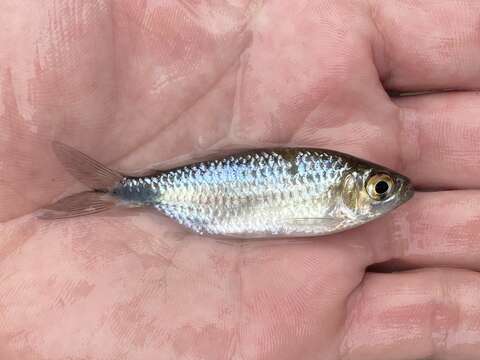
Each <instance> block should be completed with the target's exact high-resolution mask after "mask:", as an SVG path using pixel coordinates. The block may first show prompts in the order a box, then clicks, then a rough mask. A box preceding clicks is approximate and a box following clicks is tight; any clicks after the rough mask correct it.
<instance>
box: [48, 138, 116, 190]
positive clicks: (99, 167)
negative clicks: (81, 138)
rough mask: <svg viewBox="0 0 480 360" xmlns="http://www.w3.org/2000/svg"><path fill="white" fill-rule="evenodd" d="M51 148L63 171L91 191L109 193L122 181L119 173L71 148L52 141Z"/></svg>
mask: <svg viewBox="0 0 480 360" xmlns="http://www.w3.org/2000/svg"><path fill="white" fill-rule="evenodd" d="M52 146H53V151H54V152H55V155H57V157H58V160H60V161H61V163H62V164H63V166H65V169H67V170H68V172H69V173H70V174H72V175H73V176H74V177H75V178H76V179H77V180H78V181H80V182H81V183H82V184H84V185H85V186H88V187H89V188H91V189H93V190H98V191H104V192H107V191H110V190H112V189H113V188H114V187H115V185H117V184H118V183H119V182H120V181H121V180H122V179H123V175H122V174H120V173H119V172H117V171H115V170H112V169H109V168H107V167H106V166H105V165H103V164H101V163H99V162H98V161H96V160H94V159H92V158H91V157H89V156H87V155H85V154H84V153H82V152H81V151H78V150H76V149H74V148H72V147H71V146H68V145H65V144H63V143H61V142H58V141H54V142H53V144H52Z"/></svg>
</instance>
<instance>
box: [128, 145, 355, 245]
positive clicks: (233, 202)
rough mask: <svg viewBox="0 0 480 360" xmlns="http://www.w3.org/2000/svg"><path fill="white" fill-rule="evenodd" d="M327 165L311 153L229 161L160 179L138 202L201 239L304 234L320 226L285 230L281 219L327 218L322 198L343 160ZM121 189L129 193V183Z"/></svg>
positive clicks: (325, 158) (324, 157)
mask: <svg viewBox="0 0 480 360" xmlns="http://www.w3.org/2000/svg"><path fill="white" fill-rule="evenodd" d="M329 160H330V159H329V157H328V156H327V155H326V154H323V153H320V152H312V151H298V152H296V153H294V154H290V153H289V154H287V155H282V154H281V153H280V152H275V151H271V152H266V151H262V152H261V153H259V154H254V155H251V154H245V155H240V156H238V157H229V158H226V159H224V160H223V161H212V162H209V163H208V162H207V163H201V164H198V165H195V166H187V167H184V168H181V169H176V170H172V172H173V173H174V174H175V176H174V177H173V181H167V179H172V177H171V175H170V174H171V173H172V172H170V173H167V174H166V175H165V174H162V175H161V176H159V177H157V178H156V181H155V183H156V184H158V186H145V187H144V189H143V191H142V197H141V199H142V200H143V201H145V198H148V199H149V201H150V202H151V203H152V204H153V205H154V206H155V207H156V208H157V209H159V210H160V211H162V212H164V213H165V214H166V215H167V216H169V217H171V218H173V219H175V220H177V221H178V222H180V223H182V224H183V225H185V226H187V227H189V228H190V229H192V230H194V231H196V232H200V233H208V234H217V235H220V234H227V235H235V234H237V235H238V234H245V235H247V236H254V235H255V234H260V235H263V234H265V233H268V232H271V233H273V234H277V233H283V232H284V231H288V232H290V233H295V234H298V233H305V234H308V233H311V232H313V231H315V230H316V229H317V230H318V228H319V225H318V224H314V225H313V226H310V228H308V227H307V228H306V227H305V224H301V223H300V224H297V225H296V224H295V223H291V224H286V223H285V219H286V218H291V216H292V215H293V214H298V215H299V216H300V217H301V218H304V217H310V218H317V219H318V218H325V217H327V216H328V215H329V214H328V213H329V212H330V211H331V209H332V208H333V207H334V206H335V205H336V204H335V203H334V202H332V201H331V197H329V196H327V194H328V193H329V191H330V190H331V189H333V188H334V187H335V185H336V184H337V178H338V177H341V176H342V172H343V171H347V170H348V167H347V166H346V164H345V163H344V162H343V161H342V159H340V158H339V159H337V160H336V161H333V162H330V161H329ZM324 161H325V162H329V163H330V164H329V166H328V167H325V166H322V164H321V163H322V162H324ZM319 163H320V164H319ZM130 181H138V180H136V179H133V180H130ZM144 182H145V181H144ZM150 182H151V181H150ZM147 185H148V184H147ZM126 186H127V187H130V184H128V180H127V184H126ZM127 199H128V200H135V199H134V198H133V197H130V198H128V196H127ZM329 202H330V203H329ZM319 203H322V206H319Z"/></svg>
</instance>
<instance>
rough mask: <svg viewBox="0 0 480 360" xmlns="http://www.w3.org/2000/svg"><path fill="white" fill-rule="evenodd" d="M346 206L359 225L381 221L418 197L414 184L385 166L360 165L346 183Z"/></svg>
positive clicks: (344, 189)
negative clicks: (381, 217) (379, 218)
mask: <svg viewBox="0 0 480 360" xmlns="http://www.w3.org/2000/svg"><path fill="white" fill-rule="evenodd" d="M341 191H342V196H341V198H342V206H343V208H344V210H345V213H346V214H348V215H349V217H352V218H354V219H355V220H356V221H358V222H359V223H365V222H367V221H370V220H373V219H375V218H378V217H380V216H382V215H384V214H386V213H388V212H390V211H392V210H393V209H395V208H397V207H398V206H400V205H402V204H403V203H405V202H406V201H408V200H409V199H410V198H412V196H413V194H414V189H413V186H412V183H411V181H410V180H409V179H408V178H407V177H405V176H403V175H400V174H398V173H396V172H394V171H392V170H389V169H386V168H382V167H372V166H360V167H358V166H357V167H354V168H353V170H352V171H350V172H349V173H348V174H347V175H346V177H345V179H344V181H343V184H342V190H341Z"/></svg>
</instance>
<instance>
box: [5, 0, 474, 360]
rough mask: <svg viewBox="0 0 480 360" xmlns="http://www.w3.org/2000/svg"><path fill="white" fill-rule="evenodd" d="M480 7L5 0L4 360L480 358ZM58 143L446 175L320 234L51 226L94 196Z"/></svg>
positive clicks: (144, 164)
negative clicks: (371, 216) (328, 160)
mask: <svg viewBox="0 0 480 360" xmlns="http://www.w3.org/2000/svg"><path fill="white" fill-rule="evenodd" d="M479 21H480V4H479V3H477V2H473V1H464V2H462V1H456V2H453V1H450V0H439V1H435V2H432V1H401V0H389V1H377V0H370V1H367V0H358V1H347V0H342V1H327V0H316V1H294V2H290V1H276V2H274V1H271V2H270V1H260V0H258V1H256V0H252V1H249V0H225V1H192V0H175V1H174V0H168V1H141V0H138V1H137V0H135V1H131V0H128V1H127V0H119V1H107V0H103V1H94V0H77V1H73V0H72V1H67V0H64V1H55V0H48V1H42V2H40V1H36V0H30V1H22V2H19V1H14V0H4V1H2V3H1V4H0V23H1V24H2V27H1V28H0V43H1V44H2V47H1V50H0V72H1V73H0V84H1V88H0V100H1V101H0V324H1V326H0V358H1V359H12V360H13V359H14V360H27V359H28V360H30V359H32V360H33V359H34V360H41V359H52V360H56V359H58V360H60V359H61V360H63V359H65V360H66V359H76V360H77V359H78V360H80V359H82V360H83V359H95V360H101V359H135V360H136V359H141V360H148V359H209V360H210V359H234V360H237V359H289V360H290V359H321V360H328V359H352V360H357V359H368V360H375V359H379V360H385V359H389V360H395V359H419V358H432V359H437V358H438V359H456V360H457V359H478V357H479V354H480V321H479V318H480V305H479V303H478V297H479V296H480V278H479V276H478V274H477V273H476V270H478V269H479V268H480V265H479V264H480V245H479V244H480V243H479V242H478V240H479V236H478V234H479V233H480V216H479V215H480V193H479V192H478V191H475V190H474V188H475V187H478V177H479V175H480V165H479V164H480V163H479V161H478V159H480V147H479V145H478V144H479V139H480V122H479V121H478V119H479V115H480V99H479V98H478V95H477V94H476V93H473V92H468V90H472V89H475V88H478V87H479V85H480V62H479V61H478V59H479V56H480V42H479V41H478V40H479V36H480V33H479V28H478V24H479ZM384 88H388V89H389V90H393V91H419V90H442V89H457V90H463V91H460V92H454V93H447V94H433V95H423V96H413V97H407V98H405V97H402V98H397V99H394V100H392V99H391V98H389V96H388V95H387V93H386V92H385V90H384ZM53 139H55V140H59V141H62V142H64V143H67V144H69V145H71V146H74V147H76V148H78V149H79V150H81V151H83V152H85V153H87V154H88V155H90V156H92V157H93V158H95V159H97V160H99V161H102V162H104V163H107V164H109V165H110V166H112V167H113V168H116V169H119V170H121V171H123V172H124V173H127V174H128V173H132V172H134V171H137V170H141V169H145V168H149V167H151V166H152V165H153V164H158V163H160V164H163V166H165V162H164V161H166V160H168V159H172V158H177V157H179V156H180V157H183V158H193V157H201V156H203V155H204V154H206V153H211V152H212V151H217V150H220V149H223V148H226V147H228V148H232V147H242V148H245V147H257V146H258V147H265V145H266V144H267V145H268V144H275V145H291V146H313V147H323V148H331V149H335V150H340V151H344V152H349V153H352V154H354V155H357V156H360V157H363V158H366V159H369V160H372V161H375V162H378V163H381V164H383V165H386V166H389V167H391V168H394V169H395V170H398V171H400V172H401V173H404V174H405V175H408V176H410V177H411V178H412V179H413V181H414V183H415V184H416V185H417V186H418V187H420V188H425V189H431V190H436V191H434V192H428V193H421V194H418V195H417V196H416V197H415V198H414V199H413V200H412V201H411V202H409V203H408V204H407V205H405V206H403V207H401V208H400V209H398V210H396V211H395V212H393V213H392V214H389V215H388V216H387V217H385V218H383V219H381V220H379V221H376V222H374V223H371V224H368V225H366V226H363V227H361V228H359V229H355V230H353V231H348V232H345V233H342V234H338V235H335V236H329V237H324V238H318V239H312V240H308V241H305V240H294V241H293V240H292V241H288V240H287V241H255V240H252V241H243V242H238V241H222V240H219V239H210V238H205V237H199V236H195V235H192V234H189V233H188V232H186V231H185V230H183V229H182V228H180V227H179V226H177V225H175V224H173V223H172V222H171V221H170V220H167V219H163V218H162V217H161V216H160V215H159V214H158V213H155V212H151V211H139V212H137V211H133V212H131V211H129V212H127V211H120V210H119V211H112V212H110V213H105V214H99V215H93V216H88V217H82V218H75V219H70V220H62V221H53V222H46V221H40V220H38V219H36V217H35V215H34V212H35V210H37V209H38V208H40V207H42V206H44V205H46V204H48V203H50V202H52V201H53V200H54V199H55V198H58V197H59V196H60V195H62V194H64V193H65V192H66V191H68V192H73V191H76V190H77V189H76V188H75V187H74V184H75V180H74V179H72V178H71V177H70V176H69V175H68V173H67V172H66V171H65V169H63V168H62V167H61V165H60V163H59V162H58V161H57V159H55V157H54V155H53V153H52V151H51V141H52V140H53ZM75 186H77V185H75ZM447 189H448V190H455V191H448V192H447V191H441V190H447ZM468 189H471V190H468ZM373 264H376V265H375V267H373V270H376V271H377V272H376V273H374V272H366V270H367V268H369V266H370V265H373ZM439 267H443V268H444V269H443V270H438V268H439ZM453 267H455V268H460V269H457V270H450V269H449V268H453ZM436 268H437V269H436ZM369 269H372V268H369ZM410 269H416V271H409V272H396V273H389V272H390V271H392V270H410ZM379 270H380V271H382V273H380V272H378V271H379Z"/></svg>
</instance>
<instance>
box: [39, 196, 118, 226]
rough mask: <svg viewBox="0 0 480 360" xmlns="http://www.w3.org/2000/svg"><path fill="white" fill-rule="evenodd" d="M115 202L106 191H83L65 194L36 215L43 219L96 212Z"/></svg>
mask: <svg viewBox="0 0 480 360" xmlns="http://www.w3.org/2000/svg"><path fill="white" fill-rule="evenodd" d="M116 203H117V201H116V200H115V199H114V198H113V197H112V196H110V195H108V194H106V193H102V192H96V191H85V192H82V193H78V194H75V195H71V196H67V197H66V198H63V199H60V200H58V201H57V202H56V203H53V204H52V205H48V206H46V207H44V208H43V209H42V210H41V212H40V214H39V215H38V216H37V217H38V218H39V219H43V220H53V219H67V218H72V217H77V216H84V215H90V214H96V213H99V212H102V211H105V210H108V209H111V208H112V207H114V206H115V204H116Z"/></svg>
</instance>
